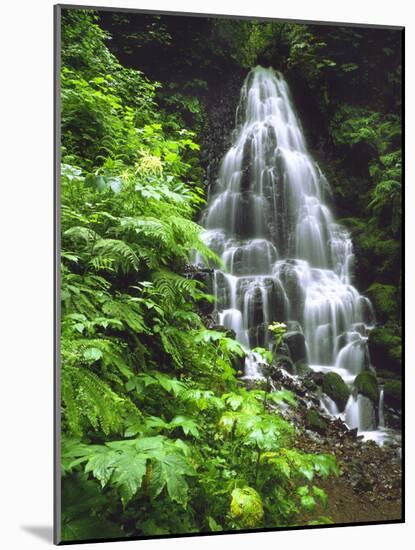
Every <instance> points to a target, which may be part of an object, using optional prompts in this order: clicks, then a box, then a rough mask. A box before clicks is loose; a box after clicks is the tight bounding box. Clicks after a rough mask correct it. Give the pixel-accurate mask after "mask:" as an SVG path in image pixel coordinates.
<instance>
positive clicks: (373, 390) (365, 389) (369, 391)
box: [354, 371, 379, 403]
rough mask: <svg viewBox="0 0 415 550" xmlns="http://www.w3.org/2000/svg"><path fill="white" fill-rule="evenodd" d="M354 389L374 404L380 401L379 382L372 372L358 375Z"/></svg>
mask: <svg viewBox="0 0 415 550" xmlns="http://www.w3.org/2000/svg"><path fill="white" fill-rule="evenodd" d="M354 387H355V388H356V391H357V392H358V393H361V394H362V395H364V396H365V397H368V398H369V399H370V400H371V401H373V403H377V402H378V400H379V390H378V381H377V379H376V376H375V375H374V374H373V372H371V371H364V372H361V373H360V374H358V375H357V376H356V378H355V380H354Z"/></svg>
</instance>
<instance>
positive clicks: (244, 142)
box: [202, 67, 376, 430]
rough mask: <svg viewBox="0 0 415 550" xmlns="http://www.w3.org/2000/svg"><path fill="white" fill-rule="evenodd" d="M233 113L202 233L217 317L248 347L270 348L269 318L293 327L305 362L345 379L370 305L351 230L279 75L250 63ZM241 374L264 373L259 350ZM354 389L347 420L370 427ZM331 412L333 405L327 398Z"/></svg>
mask: <svg viewBox="0 0 415 550" xmlns="http://www.w3.org/2000/svg"><path fill="white" fill-rule="evenodd" d="M236 118H237V125H236V129H235V131H234V140H233V144H232V146H231V148H230V149H229V150H228V152H227V153H226V155H225V156H224V158H223V160H222V163H221V167H220V170H219V175H218V179H217V181H216V182H215V185H214V186H213V190H212V192H211V195H210V198H209V204H208V207H207V209H206V210H205V212H204V215H203V219H202V224H203V226H204V227H205V232H204V240H205V242H206V243H207V244H208V246H209V247H210V248H211V249H212V250H214V251H215V252H216V253H217V254H218V255H219V256H221V258H222V260H223V263H224V265H225V267H226V270H224V269H217V270H215V275H214V285H213V286H214V289H213V291H214V294H215V298H216V308H217V311H218V314H219V319H220V323H221V324H223V325H224V326H225V327H226V328H229V329H232V330H234V331H235V334H236V338H237V339H238V341H239V342H241V344H243V345H244V346H246V347H247V348H249V349H253V348H255V347H257V346H262V347H271V345H272V337H271V336H270V334H269V331H268V325H269V323H272V322H273V321H280V322H281V321H284V322H286V323H287V324H288V327H289V330H291V328H290V327H291V326H295V327H296V328H295V329H294V330H297V331H298V330H300V331H302V332H303V334H304V337H305V343H306V350H307V355H308V362H309V363H310V366H311V367H312V368H313V369H314V370H317V371H318V370H320V371H323V372H326V371H330V370H334V371H336V372H338V373H339V374H340V375H341V376H342V377H343V379H344V380H345V381H346V382H347V383H349V385H351V384H352V383H353V380H354V378H355V377H356V375H357V374H359V372H361V371H362V370H363V369H364V368H368V366H369V363H368V354H367V345H366V340H367V327H368V326H370V325H371V324H373V321H374V319H373V312H372V306H371V304H370V301H369V300H368V299H367V298H365V297H364V296H362V295H360V294H359V292H358V291H357V290H356V289H355V288H354V287H353V286H352V285H351V274H352V273H351V272H352V264H353V250H352V242H351V239H350V235H349V233H348V232H347V231H346V230H345V229H344V228H343V227H342V226H340V225H339V224H337V223H336V222H335V221H334V219H333V216H332V214H331V211H330V209H329V207H328V206H327V203H328V199H329V197H330V188H329V185H328V182H327V180H326V178H325V177H324V175H323V173H322V172H321V170H320V168H319V167H318V165H317V163H316V162H315V161H314V159H313V158H312V157H311V155H310V154H309V153H308V151H307V147H306V144H305V139H304V135H303V131H302V129H301V125H300V122H299V120H298V118H297V115H296V113H295V111H294V108H293V105H292V102H291V99H290V94H289V89H288V86H287V83H286V81H285V80H284V78H283V76H282V75H281V74H280V73H276V72H274V71H273V70H272V69H265V68H262V67H256V68H255V69H253V70H251V71H250V73H249V74H248V76H247V78H246V80H245V83H244V85H243V87H242V90H241V97H240V102H239V105H238V108H237V116H236ZM245 376H246V377H261V367H260V360H259V355H258V354H256V353H253V352H251V353H250V354H249V355H248V357H247V359H246V364H245ZM361 397H362V396H356V397H351V398H350V400H349V403H348V405H347V408H346V411H345V418H346V421H347V422H348V423H349V425H350V427H357V428H360V429H363V430H367V429H374V428H375V427H376V424H374V421H373V418H374V411H373V406H372V405H371V402H369V404H368V402H367V401H368V400H366V398H364V399H362V398H361ZM371 407H372V408H371ZM329 410H330V411H331V412H332V413H335V412H336V410H337V409H336V408H335V405H334V407H333V402H331V403H329Z"/></svg>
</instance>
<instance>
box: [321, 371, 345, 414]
mask: <svg viewBox="0 0 415 550" xmlns="http://www.w3.org/2000/svg"><path fill="white" fill-rule="evenodd" d="M323 391H324V393H326V394H327V395H328V396H329V397H331V398H332V399H333V401H334V402H335V403H336V405H337V406H338V408H339V410H340V411H344V408H345V407H346V403H347V400H348V399H349V396H350V391H349V388H348V387H347V384H346V383H345V382H344V380H343V378H342V377H341V376H340V375H339V374H337V372H328V373H327V374H325V375H324V378H323Z"/></svg>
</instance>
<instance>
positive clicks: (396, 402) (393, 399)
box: [384, 380, 402, 409]
mask: <svg viewBox="0 0 415 550" xmlns="http://www.w3.org/2000/svg"><path fill="white" fill-rule="evenodd" d="M384 392H385V393H384V398H385V404H386V405H388V406H389V407H392V408H393V409H401V408H402V382H401V381H400V380H387V381H386V382H385V385H384Z"/></svg>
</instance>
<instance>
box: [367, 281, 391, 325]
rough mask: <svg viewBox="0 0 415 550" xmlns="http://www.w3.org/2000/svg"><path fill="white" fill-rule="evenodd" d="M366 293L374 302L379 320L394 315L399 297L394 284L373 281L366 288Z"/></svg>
mask: <svg viewBox="0 0 415 550" xmlns="http://www.w3.org/2000/svg"><path fill="white" fill-rule="evenodd" d="M367 294H368V296H369V298H370V299H371V300H372V302H373V303H374V305H375V308H376V311H377V312H378V314H379V318H380V320H382V321H387V320H388V319H390V318H393V317H394V316H395V315H396V311H397V307H398V303H399V302H398V299H399V298H398V292H397V289H396V287H395V286H394V285H386V284H380V283H373V284H372V285H370V287H369V288H368V289H367Z"/></svg>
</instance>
